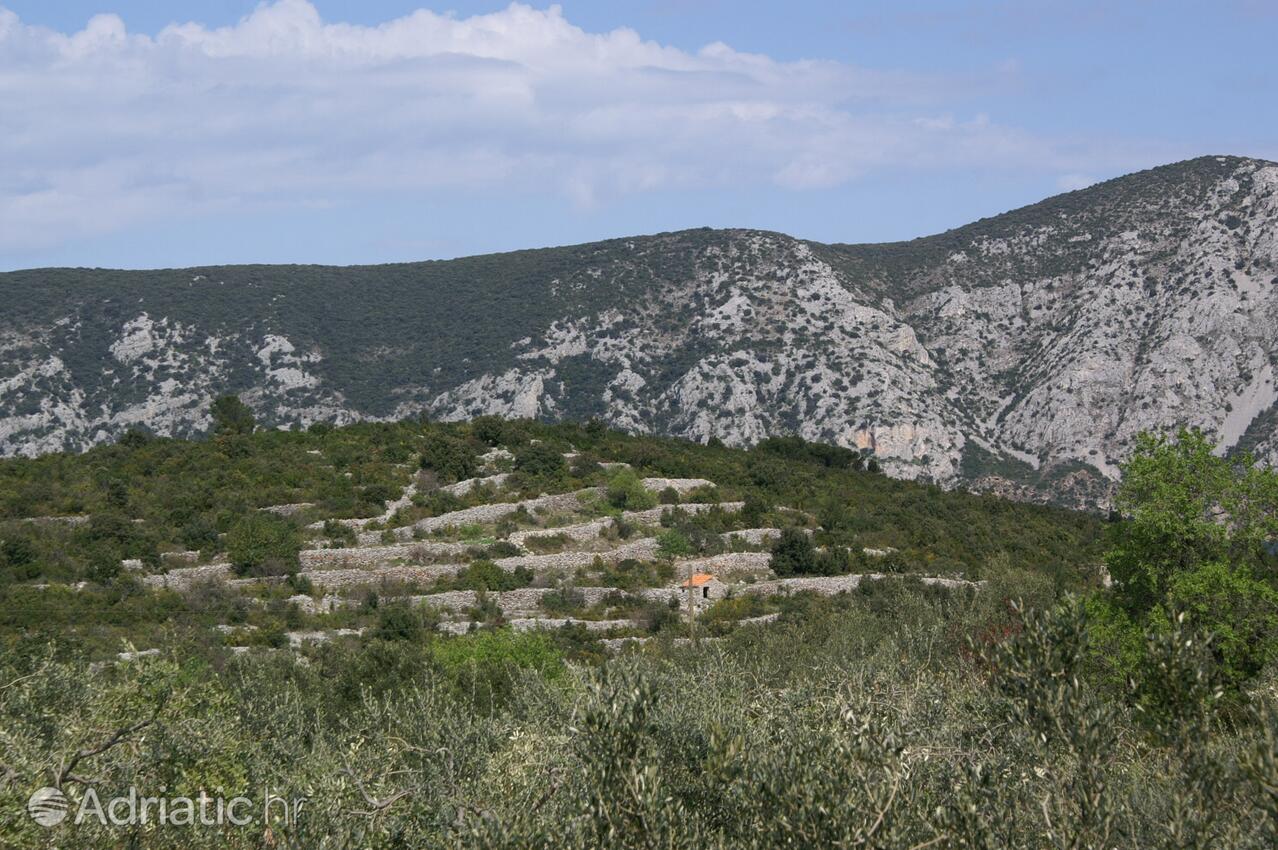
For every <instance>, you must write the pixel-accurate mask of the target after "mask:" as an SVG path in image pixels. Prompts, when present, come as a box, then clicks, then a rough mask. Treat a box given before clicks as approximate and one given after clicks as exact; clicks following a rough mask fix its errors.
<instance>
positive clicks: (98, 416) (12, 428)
mask: <svg viewBox="0 0 1278 850" xmlns="http://www.w3.org/2000/svg"><path fill="white" fill-rule="evenodd" d="M1276 228H1278V164H1275V163H1270V162H1264V161H1260V160H1252V159H1243V158H1237V157H1201V158H1198V159H1195V160H1190V161H1187V162H1183V163H1175V164H1172V165H1167V166H1162V167H1160V168H1155V169H1151V170H1149V171H1145V172H1140V173H1138V174H1132V175H1127V176H1125V177H1121V178H1118V179H1115V180H1112V181H1107V182H1105V183H1102V184H1099V185H1096V186H1092V187H1089V188H1087V189H1084V190H1080V191H1078V192H1071V193H1068V194H1065V195H1061V196H1059V197H1055V198H1050V199H1048V200H1046V201H1043V202H1041V203H1039V204H1034V205H1032V206H1029V207H1025V208H1023V209H1019V210H1013V211H1011V212H1008V213H1005V214H1003V215H999V216H996V217H993V218H989V219H984V220H982V221H979V222H975V223H973V224H971V225H968V226H965V227H961V228H957V229H955V230H952V231H949V232H946V233H943V234H938V235H935V236H929V237H926V238H921V239H916V240H911V241H909V242H902V243H894V244H890V245H843V244H841V245H819V244H816V243H811V242H805V241H802V240H800V239H795V238H792V237H790V236H786V235H784V234H779V233H769V232H762V231H749V230H706V229H701V230H688V231H682V232H677V233H663V234H657V235H652V236H643V237H635V238H629V239H614V240H608V241H603V242H598V243H593V244H589V245H578V246H571V247H564V248H550V249H542V250H535V251H518V252H512V253H509V254H501V255H492V256H484V257H469V258H461V259H457V260H449V261H440V262H426V263H402V264H388V265H382V266H357V267H349V268H332V267H322V266H217V267H202V268H192V269H165V270H152V271H119V270H105V269H35V270H29V271H20V272H12V273H5V274H0V300H3V301H4V303H6V304H8V305H10V308H9V309H8V310H6V311H5V312H4V314H3V315H0V454H41V453H49V452H54V451H61V450H83V449H85V448H89V447H91V446H94V445H98V444H102V443H110V442H116V441H118V440H119V439H120V437H121V436H122V435H123V434H124V433H125V432H126V431H127V430H128V429H129V428H130V427H136V426H141V427H144V428H145V429H147V430H149V431H150V432H152V433H155V434H160V435H164V436H175V437H192V436H198V435H201V434H203V433H205V432H206V431H207V430H208V427H209V420H208V409H209V405H210V404H211V402H212V401H213V400H214V399H215V398H217V397H218V396H220V395H224V394H226V393H236V394H238V395H239V396H240V397H241V398H242V400H243V401H244V402H245V403H246V404H247V405H248V406H249V407H250V408H252V411H253V413H254V415H255V416H256V417H257V418H258V419H259V420H260V421H262V422H263V423H265V424H267V425H270V426H286V427H292V428H305V427H307V426H309V425H310V424H312V423H314V422H317V421H322V422H329V423H350V422H353V421H357V420H367V419H370V418H371V419H379V420H388V421H389V420H399V419H403V418H406V417H410V416H418V415H423V414H424V415H427V416H428V417H430V418H431V419H435V420H465V419H471V418H474V417H476V416H480V415H486V414H488V415H501V416H504V417H508V418H537V419H540V420H543V421H552V422H554V421H585V420H587V419H590V418H598V419H601V420H603V421H605V422H606V423H607V424H608V425H609V426H611V427H616V428H619V429H622V430H625V431H629V432H632V433H651V434H664V435H670V436H677V437H681V438H685V439H690V440H693V441H696V442H700V443H708V442H709V441H710V440H712V439H717V440H720V441H722V442H725V443H727V444H729V445H736V446H749V445H754V444H755V443H757V442H759V441H760V440H763V439H766V438H768V437H779V436H787V435H798V436H800V437H802V438H803V439H804V440H807V441H809V442H817V443H827V444H837V445H839V446H841V447H844V448H854V447H855V448H862V447H872V448H874V449H875V457H876V460H877V462H878V463H879V464H880V465H881V466H882V468H883V469H884V471H885V472H887V473H888V474H889V475H892V476H895V477H900V478H906V479H910V480H920V481H930V482H933V483H937V484H941V485H943V486H946V487H952V486H966V487H969V488H970V489H978V490H982V491H986V492H996V493H1001V494H1005V495H1011V496H1015V497H1017V498H1022V499H1028V500H1037V501H1048V500H1050V501H1052V502H1054V503H1057V504H1065V505H1072V506H1075V507H1086V508H1091V509H1096V508H1102V509H1103V508H1107V507H1108V506H1109V504H1110V499H1111V498H1112V495H1113V490H1114V486H1115V483H1116V471H1117V468H1118V464H1119V463H1121V462H1122V461H1123V460H1125V459H1126V458H1127V457H1128V456H1129V455H1130V453H1131V452H1132V450H1133V449H1134V448H1135V442H1134V441H1135V437H1136V435H1137V434H1138V433H1140V432H1141V431H1145V430H1158V429H1165V428H1176V427H1180V426H1182V425H1189V426H1196V427H1200V428H1202V429H1204V430H1205V431H1207V432H1209V433H1211V435H1212V439H1213V440H1215V441H1216V444H1217V446H1218V447H1219V448H1221V449H1223V450H1230V451H1232V450H1237V449H1244V448H1245V449H1249V450H1252V451H1254V452H1255V453H1256V454H1257V456H1259V457H1262V458H1264V459H1266V460H1267V461H1268V462H1270V463H1273V462H1278V442H1275V440H1276V439H1278V432H1275V429H1274V425H1275V423H1276V422H1278V413H1275V411H1276V410H1278V383H1276V381H1278V378H1276V377H1275V376H1276V374H1278V349H1275V346H1274V342H1273V340H1274V339H1276V338H1278V327H1276V326H1275V324H1274V320H1273V316H1274V315H1278V313H1276V312H1275V299H1276V298H1278V286H1275V281H1278V253H1276V246H1275V243H1274V241H1273V239H1272V234H1273V233H1274V232H1275V229H1276ZM1167 393H1171V395H1167Z"/></svg>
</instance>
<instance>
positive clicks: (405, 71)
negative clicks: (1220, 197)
mask: <svg viewBox="0 0 1278 850" xmlns="http://www.w3.org/2000/svg"><path fill="white" fill-rule="evenodd" d="M1275 32H1278V0H1214V2H1206V0H1197V2H1187V1H1186V0H1107V1H1106V2H1094V0H930V1H929V0H898V1H897V2H850V0H843V2H839V1H838V0H788V2H785V3H779V2H777V3H757V2H748V0H613V1H612V2H609V1H608V0H588V2H578V0H565V2H562V3H560V4H558V5H548V4H542V3H537V2H529V3H516V4H511V5H508V4H505V3H491V2H479V0H470V1H467V0H444V2H442V3H434V2H432V0H358V2H356V0H310V2H308V1H307V0H269V2H263V3H257V2H244V0H190V1H189V2H173V0H58V2H56V3H51V2H48V0H0V270H12V269H18V268H31V267H41V266H91V267H117V268H157V267H175V266H182V267H184V266H197V265H209V264H221V263H337V264H351V263H381V262H399V261H408V260H420V259H436V258H447V257H456V256H465V255H470V254H479V253H489V252H494V251H505V250H513V249H519V248H530V247H542V246H547V245H564V244H573V243H579V242H587V241H592V240H596V239H604V238H610V237H619V236H629V235H637V234H645V233H656V232H661V231H668V230H677V229H682V228H687V227H702V226H710V227H751V228H762V229H767V230H777V231H782V232H785V233H789V234H791V235H794V236H798V237H803V238H807V239H815V240H819V241H826V242H880V241H892V240H899V239H911V238H915V237H918V236H924V235H928V234H930V233H936V232H940V231H942V230H945V229H947V228H950V227H956V226H959V225H962V224H965V223H967V222H970V221H973V220H976V219H978V218H982V217H985V216H990V215H997V214H999V213H1001V212H1005V211H1007V210H1009V209H1014V208H1016V207H1019V206H1023V205H1025V204H1028V203H1033V202H1035V201H1038V200H1041V199H1043V198H1045V197H1048V196H1050V195H1053V194H1057V193H1059V192H1062V191H1069V190H1073V189H1078V188H1082V187H1085V186H1087V185H1089V184H1091V183H1094V182H1096V181H1098V180H1104V179H1108V178H1111V177H1116V176H1119V175H1121V174H1125V173H1129V172H1132V171H1137V170H1140V169H1143V168H1149V167H1153V166H1156V165H1160V164H1163V163H1167V162H1173V161H1176V160H1181V159H1187V158H1190V157H1194V156H1201V155H1206V154H1237V155H1243V156H1255V157H1261V158H1266V159H1275V160H1278V109H1275V108H1274V103H1275V100H1276V98H1275V96H1276V95H1278V51H1276V50H1274V48H1273V35H1274V33H1275Z"/></svg>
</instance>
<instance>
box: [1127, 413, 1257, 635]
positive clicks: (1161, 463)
mask: <svg viewBox="0 0 1278 850" xmlns="http://www.w3.org/2000/svg"><path fill="white" fill-rule="evenodd" d="M1212 449H1213V447H1212V444H1211V442H1210V441H1208V439H1207V437H1206V436H1205V435H1204V434H1203V433H1202V432H1201V431H1199V430H1197V429H1183V430H1181V431H1180V433H1179V434H1178V435H1177V438H1176V439H1175V440H1170V439H1168V438H1167V437H1166V436H1163V435H1152V434H1141V435H1140V436H1138V437H1137V439H1136V450H1135V452H1134V453H1133V454H1132V457H1131V459H1130V460H1128V461H1127V463H1125V464H1124V465H1123V467H1122V474H1123V478H1122V484H1121V485H1120V487H1119V491H1118V495H1117V498H1116V499H1115V506H1116V508H1117V511H1118V513H1119V515H1120V517H1122V519H1121V521H1120V522H1119V523H1118V524H1117V525H1116V526H1115V527H1114V531H1113V533H1112V535H1113V536H1112V543H1113V545H1112V547H1111V548H1110V550H1109V552H1108V553H1107V554H1106V557H1105V561H1106V564H1107V565H1108V567H1109V572H1110V575H1111V576H1112V577H1113V579H1114V583H1115V586H1116V589H1117V595H1118V598H1119V599H1120V600H1121V601H1122V603H1123V604H1124V606H1125V607H1127V608H1128V609H1129V610H1131V611H1133V612H1142V611H1147V610H1149V609H1150V608H1151V607H1153V606H1154V605H1156V604H1159V603H1162V602H1163V601H1164V600H1165V599H1166V596H1167V593H1168V591H1169V590H1170V589H1171V586H1172V583H1173V582H1174V580H1175V579H1176V577H1177V576H1178V575H1180V574H1182V573H1186V572H1192V571H1195V570H1197V569H1198V568H1199V567H1201V566H1203V565H1206V564H1209V563H1213V562H1217V563H1222V564H1228V565H1230V566H1232V567H1235V568H1241V567H1247V568H1250V569H1260V570H1264V569H1265V567H1264V560H1265V555H1266V552H1265V546H1266V543H1267V541H1269V540H1272V539H1273V538H1274V536H1275V535H1278V474H1275V473H1274V471H1273V470H1271V469H1268V468H1263V467H1258V466H1256V464H1255V461H1254V459H1253V458H1252V457H1251V455H1249V454H1245V453H1244V454H1240V455H1237V456H1235V457H1231V458H1224V457H1218V456H1216V455H1215V454H1214V453H1213V451H1212Z"/></svg>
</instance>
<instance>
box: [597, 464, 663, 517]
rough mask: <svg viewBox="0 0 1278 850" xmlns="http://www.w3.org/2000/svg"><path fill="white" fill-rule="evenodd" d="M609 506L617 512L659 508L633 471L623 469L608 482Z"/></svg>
mask: <svg viewBox="0 0 1278 850" xmlns="http://www.w3.org/2000/svg"><path fill="white" fill-rule="evenodd" d="M606 496H607V499H608V504H610V505H612V506H613V507H614V508H616V509H617V510H622V511H642V510H647V509H649V508H654V507H656V506H657V499H656V497H655V496H653V494H652V493H650V492H648V490H647V489H646V488H645V487H644V486H643V482H642V481H641V480H640V479H639V476H638V475H636V474H635V471H634V470H633V469H622V470H620V471H619V472H617V474H616V475H614V476H613V477H612V479H611V480H610V481H609V482H608V488H607V493H606Z"/></svg>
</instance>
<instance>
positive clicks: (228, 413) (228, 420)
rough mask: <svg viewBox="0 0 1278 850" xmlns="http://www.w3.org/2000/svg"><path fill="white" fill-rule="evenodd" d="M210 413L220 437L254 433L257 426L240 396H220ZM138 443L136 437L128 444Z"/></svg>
mask: <svg viewBox="0 0 1278 850" xmlns="http://www.w3.org/2000/svg"><path fill="white" fill-rule="evenodd" d="M210 414H211V415H212V417H213V433H214V434H215V435H217V436H219V437H240V436H244V435H245V434H252V433H253V429H254V428H255V427H257V420H256V419H254V417H253V411H252V410H251V409H250V408H249V406H248V405H247V404H245V403H244V402H242V401H240V397H239V396H234V395H224V396H219V397H218V398H217V399H216V400H214V402H213V407H212V409H211V410H210ZM138 445H141V443H139V442H138V441H137V440H136V439H131V440H130V441H129V444H128V446H129V447H130V448H137V447H138Z"/></svg>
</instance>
